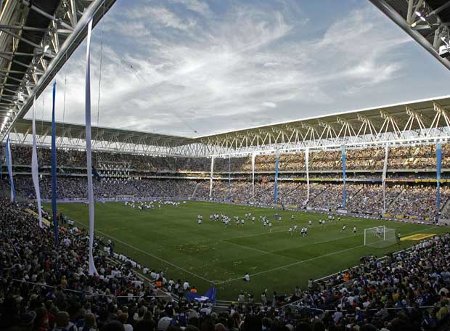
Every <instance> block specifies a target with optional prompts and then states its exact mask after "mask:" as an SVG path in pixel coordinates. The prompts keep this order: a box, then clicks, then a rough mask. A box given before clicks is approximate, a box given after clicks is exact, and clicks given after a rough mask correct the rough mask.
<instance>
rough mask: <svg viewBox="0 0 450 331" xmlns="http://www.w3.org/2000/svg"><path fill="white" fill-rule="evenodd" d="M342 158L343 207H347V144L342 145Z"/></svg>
mask: <svg viewBox="0 0 450 331" xmlns="http://www.w3.org/2000/svg"><path fill="white" fill-rule="evenodd" d="M341 160H342V184H343V186H342V208H343V209H345V208H346V206H347V187H346V182H347V172H346V171H347V154H346V151H345V145H342V147H341Z"/></svg>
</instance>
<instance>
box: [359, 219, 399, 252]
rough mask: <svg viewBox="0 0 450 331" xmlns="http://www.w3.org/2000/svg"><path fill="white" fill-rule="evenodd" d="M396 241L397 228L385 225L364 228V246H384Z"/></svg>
mask: <svg viewBox="0 0 450 331" xmlns="http://www.w3.org/2000/svg"><path fill="white" fill-rule="evenodd" d="M396 241H397V237H396V234H395V230H394V229H390V228H387V227H385V226H384V225H383V226H376V227H373V228H368V229H364V246H370V247H377V248H383V247H388V246H390V245H393V244H395V243H396Z"/></svg>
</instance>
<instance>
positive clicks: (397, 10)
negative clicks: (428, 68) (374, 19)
mask: <svg viewBox="0 0 450 331" xmlns="http://www.w3.org/2000/svg"><path fill="white" fill-rule="evenodd" d="M370 1H371V2H372V3H373V4H374V5H375V6H376V7H378V9H380V10H381V11H382V12H383V13H384V14H385V15H386V16H388V17H389V18H390V19H391V20H392V21H394V22H395V23H396V24H397V25H398V26H399V27H400V28H402V29H403V30H404V31H405V32H406V33H408V34H409V35H410V36H411V37H412V38H413V39H414V40H416V41H417V42H418V43H419V44H420V45H421V46H422V47H424V48H425V49H426V50H427V51H428V52H429V53H430V54H431V55H432V56H434V57H435V58H436V59H437V60H439V61H440V62H441V63H442V64H443V65H444V66H445V67H447V69H450V56H442V54H441V55H440V54H439V53H440V49H441V48H442V47H444V48H445V49H448V51H449V52H450V14H449V13H450V12H449V8H450V1H446V0H433V1H428V0H402V1H398V0H370ZM447 54H448V53H447Z"/></svg>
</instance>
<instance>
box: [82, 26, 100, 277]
mask: <svg viewBox="0 0 450 331" xmlns="http://www.w3.org/2000/svg"><path fill="white" fill-rule="evenodd" d="M91 33H92V20H91V21H90V22H89V25H88V31H87V38H86V40H87V44H86V87H85V88H86V89H85V107H86V113H85V121H86V135H85V138H86V168H87V169H86V170H87V174H86V176H87V180H88V187H87V195H88V202H89V275H90V276H93V275H97V274H98V273H97V269H96V268H95V261H94V231H95V201H94V184H93V182H92V168H93V167H92V139H91V134H92V126H91V117H92V116H91Z"/></svg>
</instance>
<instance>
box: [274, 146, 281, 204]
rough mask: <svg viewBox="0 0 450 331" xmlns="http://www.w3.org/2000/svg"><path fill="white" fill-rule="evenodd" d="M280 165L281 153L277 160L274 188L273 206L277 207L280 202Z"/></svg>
mask: <svg viewBox="0 0 450 331" xmlns="http://www.w3.org/2000/svg"><path fill="white" fill-rule="evenodd" d="M279 163H280V153H279V152H278V151H277V154H276V158H275V181H274V186H273V204H274V205H276V204H277V202H278V166H279Z"/></svg>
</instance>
